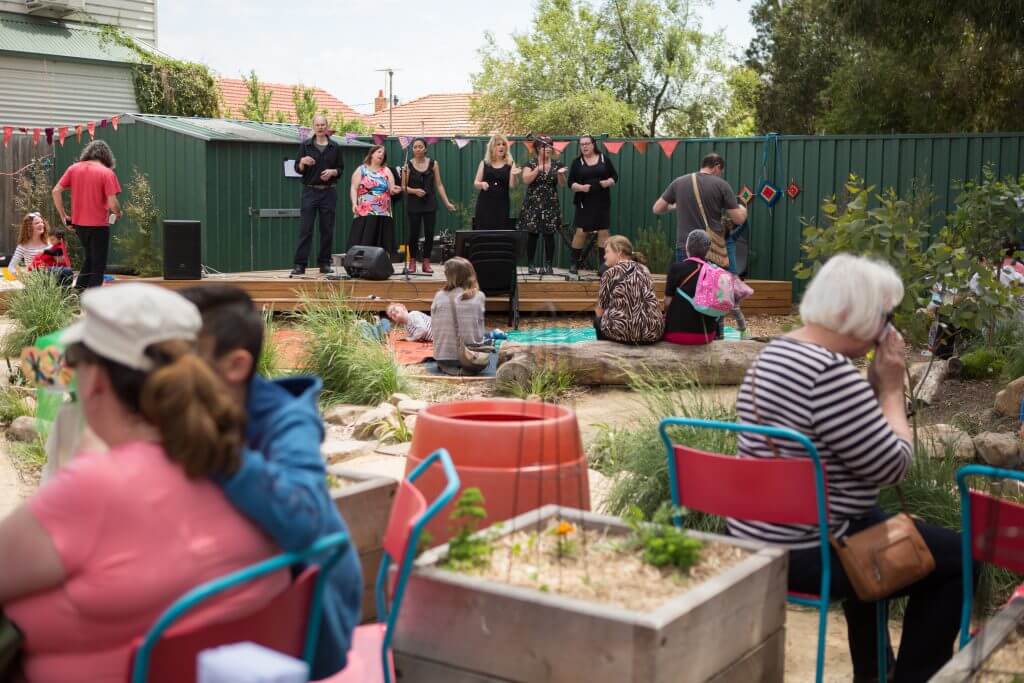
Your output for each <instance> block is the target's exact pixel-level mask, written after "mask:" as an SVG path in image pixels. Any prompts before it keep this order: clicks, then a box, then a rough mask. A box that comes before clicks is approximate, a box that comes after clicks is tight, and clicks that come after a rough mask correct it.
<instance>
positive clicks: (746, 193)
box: [736, 185, 754, 206]
mask: <svg viewBox="0 0 1024 683" xmlns="http://www.w3.org/2000/svg"><path fill="white" fill-rule="evenodd" d="M736 198H737V199H739V200H740V201H741V202H743V206H747V205H748V204H750V200H752V199H753V198H754V191H753V190H751V189H750V188H749V187H747V186H746V185H744V186H743V187H741V188H740V193H739V194H738V195H736Z"/></svg>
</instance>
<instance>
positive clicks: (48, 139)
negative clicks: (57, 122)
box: [46, 128, 53, 145]
mask: <svg viewBox="0 0 1024 683" xmlns="http://www.w3.org/2000/svg"><path fill="white" fill-rule="evenodd" d="M46 144H48V145H52V144H53V128H47V129H46Z"/></svg>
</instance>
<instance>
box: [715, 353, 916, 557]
mask: <svg viewBox="0 0 1024 683" xmlns="http://www.w3.org/2000/svg"><path fill="white" fill-rule="evenodd" d="M755 373H756V383H757V384H756V397H757V414H758V415H759V416H760V418H761V419H760V420H758V419H757V418H756V417H755V416H754V408H753V404H752V402H751V382H752V381H753V377H754V376H755ZM736 412H737V415H738V417H739V419H740V421H741V422H747V423H751V424H764V425H768V426H772V427H789V428H790V429H793V430H795V431H798V432H802V433H803V434H805V435H807V437H808V438H810V440H811V441H812V442H813V443H814V445H815V447H816V448H817V449H818V454H819V455H820V456H821V462H822V465H823V466H824V468H825V482H826V486H827V487H828V506H829V524H830V526H831V529H832V533H833V534H836V535H837V536H841V535H843V534H845V533H846V528H847V526H848V523H849V520H850V519H854V518H857V517H861V516H863V515H864V513H865V512H867V511H868V510H870V509H871V508H873V507H874V506H875V505H876V504H877V501H878V488H879V486H882V485H886V484H894V483H897V482H899V481H900V480H901V479H902V478H903V476H904V474H905V473H906V471H907V467H908V465H909V464H910V458H911V455H910V454H911V447H910V443H909V442H907V441H906V440H905V439H901V438H899V437H898V436H896V434H895V432H893V431H892V428H891V427H890V426H889V423H888V422H887V421H886V420H885V417H884V416H883V415H882V410H881V408H880V406H879V404H878V399H876V398H875V394H874V391H873V390H872V389H871V385H870V384H868V382H867V380H865V379H864V378H863V377H862V376H861V374H860V372H858V371H857V369H856V368H855V367H854V366H853V363H851V362H850V359H849V358H847V357H846V356H844V355H842V354H838V353H834V352H832V351H829V350H828V349H826V348H824V347H822V346H818V345H817V344H811V343H807V342H801V341H797V340H794V339H790V338H788V337H781V338H779V339H776V340H774V341H772V342H771V343H770V344H768V346H766V347H765V349H764V351H762V352H761V354H760V355H759V356H758V357H757V360H756V361H754V365H753V366H752V367H751V369H750V370H748V371H747V374H746V377H744V378H743V385H742V386H741V387H740V392H739V396H738V397H737V399H736ZM773 441H774V442H775V446H776V448H777V449H778V451H779V454H780V455H781V456H782V457H807V456H806V452H805V451H804V449H803V447H801V446H800V445H799V444H797V443H793V442H790V441H785V440H782V439H773ZM739 453H740V455H741V456H745V457H752V458H773V457H775V456H774V455H773V453H772V450H771V447H770V446H769V445H768V441H767V440H766V439H765V437H763V436H761V435H759V434H741V435H740V438H739ZM813 494H814V492H813V491H808V492H807V495H813ZM728 525H729V532H730V533H731V534H733V535H734V536H738V537H740V538H748V539H754V540H759V541H764V542H767V543H773V544H776V545H785V546H789V547H792V548H811V547H814V546H816V545H817V544H818V529H817V527H816V526H806V525H795V524H792V525H790V524H768V523H764V522H750V521H740V520H737V519H733V518H730V519H729V520H728Z"/></svg>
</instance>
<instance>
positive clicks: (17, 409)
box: [0, 387, 32, 423]
mask: <svg viewBox="0 0 1024 683" xmlns="http://www.w3.org/2000/svg"><path fill="white" fill-rule="evenodd" d="M31 414H32V410H31V408H29V405H28V401H26V400H25V397H24V395H23V394H22V393H21V392H20V391H18V390H17V389H15V388H14V387H4V388H3V389H0V422H6V423H10V422H13V421H14V420H15V419H17V418H19V417H21V416H23V415H31Z"/></svg>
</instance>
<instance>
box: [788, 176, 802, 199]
mask: <svg viewBox="0 0 1024 683" xmlns="http://www.w3.org/2000/svg"><path fill="white" fill-rule="evenodd" d="M799 194H800V186H799V185H797V184H796V181H795V180H790V181H789V187H787V188H786V196H787V197H789V198H790V199H796V198H797V195H799Z"/></svg>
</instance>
